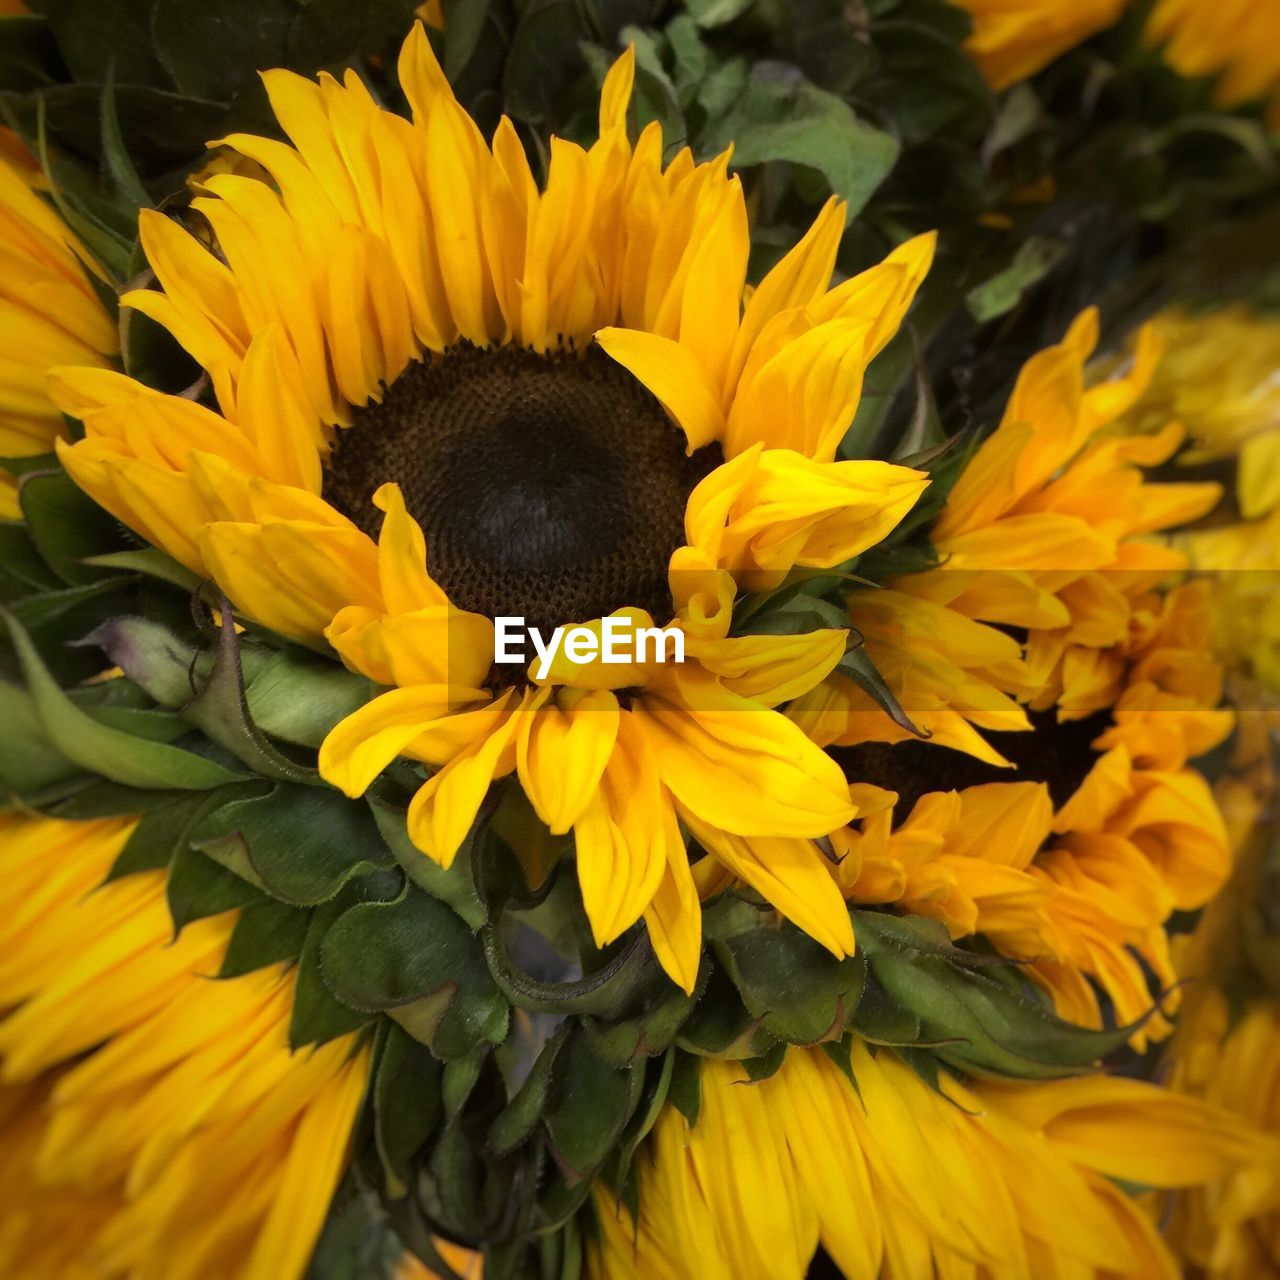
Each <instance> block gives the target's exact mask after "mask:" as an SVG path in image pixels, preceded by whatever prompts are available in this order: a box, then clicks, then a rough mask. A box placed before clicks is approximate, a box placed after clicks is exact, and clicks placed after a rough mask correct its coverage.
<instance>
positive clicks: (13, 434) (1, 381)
mask: <svg viewBox="0 0 1280 1280" xmlns="http://www.w3.org/2000/svg"><path fill="white" fill-rule="evenodd" d="M44 185H45V184H44V181H43V178H42V177H41V174H40V171H39V169H38V168H37V167H36V165H35V163H34V161H33V160H32V159H31V157H30V156H29V155H28V154H27V153H26V151H25V149H24V148H23V147H22V145H21V143H20V142H18V140H17V138H16V137H15V135H13V134H12V133H10V131H9V130H7V129H0V348H2V350H3V354H0V457H4V458H25V457H31V456H33V455H36V454H42V453H49V452H50V451H51V450H52V448H53V442H54V440H55V439H58V438H59V437H61V435H62V431H63V420H62V414H61V413H60V412H59V411H58V408H57V406H56V405H54V404H53V403H52V402H51V401H50V399H49V395H48V392H47V390H46V388H45V379H46V376H47V374H48V371H49V370H50V369H51V368H53V367H54V366H55V365H61V364H68V363H73V364H85V365H103V366H104V365H106V363H107V359H108V358H109V357H110V356H111V355H112V354H114V352H115V351H116V348H117V339H116V329H115V325H114V324H113V323H112V321H111V319H110V317H109V316H108V315H107V311H106V308H105V307H104V306H103V304H102V302H101V300H100V299H99V298H98V295H97V293H96V292H95V291H94V287H93V285H92V284H91V283H90V280H89V275H88V274H87V273H88V272H93V273H94V274H96V275H98V276H99V277H101V271H100V270H99V268H98V266H97V264H96V263H95V262H94V261H93V259H92V258H91V257H90V256H89V254H88V252H87V251H86V250H85V248H84V246H83V245H81V244H80V242H79V241H78V240H77V239H76V237H75V236H74V235H73V234H72V233H71V231H70V230H69V229H68V228H67V226H66V224H65V223H64V222H63V221H62V219H61V218H60V217H59V216H58V214H57V213H56V211H55V210H54V209H53V207H52V206H51V205H50V204H49V203H47V202H46V200H45V199H44V198H43V196H42V195H41V194H40V193H41V190H42V188H43V187H44ZM17 515H18V486H17V482H16V480H15V479H14V478H13V477H12V476H11V475H10V474H9V473H8V472H6V471H3V470H0V519H6V520H9V519H13V518H14V517H16V516H17Z"/></svg>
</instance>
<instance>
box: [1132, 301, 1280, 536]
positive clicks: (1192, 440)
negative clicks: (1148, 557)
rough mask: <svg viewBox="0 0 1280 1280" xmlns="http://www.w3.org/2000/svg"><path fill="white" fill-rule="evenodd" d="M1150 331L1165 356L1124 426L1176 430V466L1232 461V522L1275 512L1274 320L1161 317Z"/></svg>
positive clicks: (1278, 472) (1279, 378) (1279, 349)
mask: <svg viewBox="0 0 1280 1280" xmlns="http://www.w3.org/2000/svg"><path fill="white" fill-rule="evenodd" d="M1155 325H1156V331H1157V333H1158V334H1159V335H1160V338H1161V340H1162V341H1163V343H1164V346H1165V355H1164V358H1163V359H1162V360H1161V361H1160V364H1159V365H1158V366H1157V368H1156V371H1155V376H1154V377H1153V379H1152V381H1151V386H1150V387H1149V388H1148V389H1147V391H1146V394H1145V395H1144V396H1143V397H1142V399H1141V400H1140V401H1139V402H1138V404H1137V405H1136V406H1135V408H1134V411H1133V413H1132V414H1131V415H1130V416H1129V418H1128V419H1127V424H1128V425H1131V426H1132V427H1133V429H1134V430H1135V431H1147V430H1150V429H1151V427H1152V426H1153V425H1157V424H1158V423H1159V422H1161V420H1163V421H1169V420H1172V421H1175V422H1180V423H1181V424H1182V425H1183V426H1184V427H1185V428H1186V431H1187V437H1188V447H1187V448H1186V449H1184V450H1183V451H1182V452H1181V453H1180V454H1179V455H1178V462H1179V463H1180V464H1183V465H1188V466H1201V465H1203V464H1205V463H1213V462H1217V461H1220V460H1223V459H1228V458H1236V459H1238V461H1237V464H1236V477H1237V479H1236V501H1237V502H1238V504H1239V507H1240V514H1241V515H1242V516H1244V517H1245V519H1247V520H1255V519H1259V518H1261V517H1263V516H1266V515H1267V514H1268V513H1269V512H1271V511H1274V510H1275V509H1276V508H1277V507H1280V320H1277V319H1273V318H1271V317H1269V316H1266V315H1260V314H1258V313H1256V312H1254V311H1251V310H1250V309H1249V308H1248V307H1245V306H1242V305H1233V306H1229V307H1224V308H1222V309H1221V310H1218V311H1213V312H1210V313H1207V314H1200V313H1196V312H1190V311H1184V310H1178V309H1175V310H1172V311H1167V312H1165V313H1163V314H1162V315H1160V316H1159V317H1158V318H1157V319H1156V321H1155Z"/></svg>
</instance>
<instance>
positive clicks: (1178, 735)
mask: <svg viewBox="0 0 1280 1280" xmlns="http://www.w3.org/2000/svg"><path fill="white" fill-rule="evenodd" d="M1096 341H1097V317H1096V314H1095V313H1093V312H1086V313H1085V314H1084V315H1083V316H1081V318H1080V319H1079V320H1077V322H1076V323H1075V324H1074V325H1073V326H1072V329H1071V332H1070V333H1069V334H1068V336H1067V339H1066V341H1065V342H1063V343H1062V344H1061V345H1059V346H1057V347H1053V348H1050V349H1048V350H1047V351H1045V352H1042V353H1040V354H1039V355H1037V356H1035V357H1033V358H1032V360H1031V361H1029V362H1028V364H1027V366H1026V367H1025V368H1024V369H1023V371H1022V374H1021V376H1020V377H1019V380H1018V384H1017V387H1016V388H1015V391H1014V393H1013V396H1012V398H1011V400H1010V402H1009V406H1008V409H1007V411H1006V413H1005V416H1004V419H1003V421H1002V423H1001V425H1000V427H999V428H998V429H997V430H996V431H995V432H994V433H993V434H992V435H991V436H990V437H989V438H988V439H987V440H986V441H984V442H983V444H982V445H981V446H980V447H979V448H978V449H977V450H976V451H975V453H974V455H973V457H972V458H971V459H969V460H968V461H967V462H966V464H965V466H964V468H963V470H962V472H961V474H960V478H959V480H958V481H957V482H956V484H955V487H954V488H953V489H952V491H951V493H950V494H949V496H948V499H947V503H946V506H945V507H944V508H943V509H942V511H941V513H940V514H939V516H938V517H937V519H936V520H935V521H934V522H933V524H932V525H931V526H930V527H929V530H928V536H929V537H930V539H931V541H932V542H933V545H934V547H935V548H936V550H937V553H938V556H939V559H940V561H941V563H940V564H939V565H938V567H936V568H933V569H929V570H927V571H925V572H922V573H913V574H905V575H902V576H901V577H899V578H896V579H894V580H892V581H891V582H890V583H889V585H888V588H887V589H884V590H874V591H873V590H865V589H859V590H855V591H852V592H850V593H849V595H848V607H849V614H850V619H851V622H852V623H853V625H854V626H855V627H856V628H857V629H858V630H859V632H860V633H861V634H862V635H863V636H864V637H865V643H866V647H867V650H868V653H869V654H870V656H871V657H872V659H873V660H874V661H875V662H876V664H877V666H878V667H879V668H880V670H881V671H882V672H883V674H884V675H885V677H886V679H887V680H888V681H889V683H890V685H891V686H892V687H893V690H894V692H895V694H896V695H897V697H898V699H899V701H900V702H901V704H902V706H903V707H904V709H905V711H906V713H907V715H908V716H910V717H911V718H912V719H913V720H914V721H915V722H916V723H917V725H918V726H919V727H920V728H922V729H923V730H924V731H925V732H926V733H927V734H928V735H929V737H928V740H927V741H925V742H920V741H918V740H916V739H915V738H914V737H913V735H912V734H911V733H910V732H908V731H907V730H906V729H904V728H903V727H901V726H899V725H898V724H895V723H894V722H893V721H892V720H891V719H890V718H889V716H888V715H887V714H886V713H885V712H884V711H882V710H881V709H880V708H879V707H878V706H876V705H875V703H873V702H872V701H871V699H870V697H869V696H868V695H867V694H866V693H864V691H863V690H861V689H860V688H858V687H857V686H856V685H854V684H853V682H852V681H850V680H849V679H848V678H847V677H845V676H844V675H842V674H836V675H833V676H831V677H829V678H828V679H827V680H826V681H824V682H823V684H822V685H820V686H816V687H815V688H814V689H813V690H811V691H810V692H808V693H807V694H805V695H803V696H802V697H801V698H800V699H798V700H797V701H796V702H795V703H793V704H792V705H791V707H790V709H789V714H790V715H791V716H792V718H793V719H795V721H796V722H797V723H798V724H799V725H800V726H801V727H802V728H804V729H805V731H806V733H807V734H808V735H809V736H810V737H812V738H813V739H814V740H815V741H818V742H820V743H823V744H824V745H833V746H834V747H835V748H836V751H835V754H836V755H837V756H838V758H839V759H840V760H841V763H842V765H843V767H844V768H845V770H846V773H847V774H848V776H849V777H850V778H852V779H853V780H854V783H853V785H852V786H851V788H850V795H851V799H852V800H853V802H854V803H856V804H857V805H858V807H859V810H860V816H859V819H858V821H857V822H856V823H855V824H854V825H853V826H851V827H849V828H848V829H846V830H845V831H844V832H841V833H837V835H836V836H834V837H833V845H834V846H835V848H836V850H837V852H839V853H844V854H846V855H849V856H847V857H846V860H845V862H842V863H841V864H840V866H839V867H837V868H836V871H835V875H836V878H837V881H838V883H840V885H841V888H842V890H843V892H844V893H845V895H846V896H847V897H850V898H853V899H856V900H858V901H861V902H896V903H897V904H898V905H899V906H901V907H902V908H903V909H905V910H909V911H912V912H914V913H916V914H925V915H932V916H936V917H938V918H939V919H942V920H944V921H945V922H946V923H947V925H948V927H949V928H950V929H951V930H952V932H953V934H954V935H955V936H957V937H958V936H961V935H964V934H973V933H982V934H984V935H986V936H987V937H988V938H989V939H990V940H991V941H993V942H994V943H995V944H996V945H997V946H998V947H999V948H1000V949H1001V950H1002V951H1004V952H1005V953H1006V954H1008V955H1010V956H1012V957H1016V958H1017V959H1019V960H1022V961H1025V962H1027V973H1028V974H1029V975H1030V976H1031V977H1032V978H1033V979H1034V980H1036V981H1037V982H1039V983H1041V984H1042V985H1043V986H1044V987H1045V988H1046V990H1047V991H1048V992H1049V994H1050V995H1051V996H1052V998H1053V1000H1054V1003H1055V1005H1056V1007H1057V1009H1058V1012H1059V1014H1060V1015H1062V1016H1063V1017H1066V1018H1069V1019H1071V1020H1073V1021H1076V1022H1079V1023H1083V1024H1086V1025H1093V1026H1096V1025H1100V1022H1101V1018H1102V1005H1101V1003H1100V993H1101V994H1102V995H1104V996H1105V1000H1106V1002H1107V1003H1108V1004H1109V1005H1110V1007H1111V1009H1112V1010H1113V1012H1114V1013H1115V1015H1116V1016H1117V1017H1118V1018H1119V1019H1120V1021H1121V1022H1122V1023H1129V1022H1137V1021H1139V1020H1141V1019H1142V1018H1143V1017H1144V1015H1146V1014H1147V1012H1148V1011H1149V1009H1150V1007H1151V1003H1152V998H1153V994H1156V993H1158V992H1160V991H1166V992H1168V994H1167V995H1166V996H1165V998H1164V1001H1163V1004H1162V1009H1163V1012H1160V1013H1157V1014H1155V1015H1154V1016H1152V1017H1151V1018H1150V1019H1149V1020H1148V1021H1147V1022H1145V1024H1144V1025H1143V1026H1142V1027H1141V1028H1140V1029H1139V1030H1138V1031H1137V1033H1136V1034H1135V1037H1134V1043H1135V1044H1136V1045H1139V1046H1141V1045H1142V1044H1143V1043H1144V1042H1145V1040H1146V1038H1147V1037H1160V1036H1162V1035H1165V1034H1167V1033H1168V1031H1169V1029H1170V1024H1169V1022H1168V1020H1167V1019H1166V1018H1165V1017H1164V1012H1170V1013H1171V1012H1172V1011H1173V1010H1174V1009H1176V1007H1177V1002H1178V998H1179V995H1178V992H1177V991H1176V990H1172V991H1170V990H1169V989H1170V988H1172V987H1173V985H1174V983H1175V974H1174V971H1173V966H1172V963H1171V960H1170V958H1169V944H1168V937H1167V935H1166V929H1165V926H1166V922H1167V921H1168V920H1169V918H1170V917H1171V916H1172V915H1173V913H1174V912H1175V911H1178V910H1190V909H1194V908H1197V907H1200V906H1203V905H1204V903H1205V902H1207V901H1208V900H1209V899H1210V898H1211V897H1212V896H1213V894H1214V893H1216V892H1217V890H1218V889H1219V888H1220V887H1221V886H1222V885H1223V883H1225V881H1226V879H1227V877H1228V875H1229V874H1230V870H1231V851H1230V845H1229V841H1228V838H1227V831H1226V827H1225V824H1224V821H1223V817H1222V814H1221V813H1220V812H1219V809H1218V806H1217V804H1216V802H1215V800H1214V797H1213V794H1212V792H1211V790H1210V788H1209V787H1208V785H1207V783H1206V782H1205V780H1204V778H1203V776H1202V775H1201V774H1200V773H1199V772H1198V771H1197V770H1196V769H1194V768H1192V767H1190V765H1189V762H1190V761H1191V760H1193V759H1194V758H1196V757H1197V756H1201V755H1203V754H1204V753H1205V752H1207V751H1209V750H1211V749H1212V748H1213V747H1215V746H1217V745H1218V744H1219V743H1221V742H1222V741H1223V740H1224V739H1225V738H1226V737H1227V735H1228V734H1229V733H1230V732H1231V728H1232V724H1233V717H1232V714H1231V713H1230V712H1229V711H1227V710H1225V709H1223V708H1222V707H1221V706H1220V703H1221V702H1222V697H1223V670H1222V666H1221V664H1220V662H1219V660H1218V659H1217V658H1216V657H1215V655H1214V652H1213V642H1212V637H1213V628H1214V624H1213V610H1212V609H1211V604H1212V596H1211V594H1210V592H1209V590H1208V588H1207V585H1206V584H1204V583H1194V584H1188V585H1184V586H1181V587H1178V588H1175V589H1174V590H1172V591H1162V590H1160V589H1158V588H1159V585H1160V584H1161V583H1162V582H1163V581H1164V580H1165V579H1167V578H1168V577H1169V576H1170V574H1173V573H1176V572H1179V571H1181V570H1184V569H1185V568H1186V567H1187V564H1188V558H1187V556H1186V555H1185V554H1184V553H1183V552H1181V551H1179V550H1176V549H1174V548H1172V547H1170V546H1168V545H1167V544H1165V543H1158V542H1154V541H1151V540H1149V539H1148V538H1147V537H1146V535H1148V534H1150V533H1152V532H1154V531H1157V530H1161V529H1165V528H1167V527H1170V526H1173V525H1178V524H1181V523H1183V522H1185V521H1188V520H1192V519H1195V518H1196V517H1198V516H1199V515H1201V514H1203V512H1205V511H1206V510H1208V509H1209V508H1210V507H1211V506H1212V505H1213V504H1214V503H1215V502H1216V501H1217V499H1218V498H1219V496H1220V494H1221V489H1220V487H1219V486H1218V485H1216V484H1153V483H1150V482H1147V481H1146V480H1145V479H1144V477H1143V474H1142V471H1141V467H1142V466H1145V465H1151V464H1153V463H1155V462H1158V461H1161V460H1163V459H1165V458H1167V457H1168V456H1170V455H1171V454H1172V452H1173V451H1174V450H1175V449H1176V448H1177V447H1178V444H1179V443H1180V441H1181V438H1182V433H1181V430H1180V429H1179V428H1178V427H1176V426H1163V427H1162V429H1161V430H1159V431H1157V432H1156V433H1154V434H1152V435H1145V436H1141V437H1139V436H1131V435H1124V434H1118V433H1115V432H1108V431H1107V430H1106V428H1108V427H1109V426H1110V425H1111V424H1113V423H1115V422H1116V421H1117V419H1119V418H1120V416H1121V415H1122V414H1124V413H1125V412H1126V411H1127V410H1128V409H1130V408H1131V406H1132V405H1133V403H1134V402H1135V400H1137V399H1138V397H1139V396H1140V395H1142V393H1143V391H1144V389H1145V388H1146V386H1147V384H1148V381H1149V379H1150V376H1151V370H1152V367H1153V365H1154V364H1155V361H1156V359H1157V358H1158V355H1159V345H1158V341H1157V340H1156V338H1155V337H1154V334H1153V333H1152V331H1150V330H1146V331H1144V332H1143V334H1142V335H1141V337H1140V339H1139V341H1138V343H1137V347H1136V350H1135V354H1134V356H1133V357H1132V360H1131V361H1130V363H1129V364H1128V365H1127V366H1125V367H1122V368H1120V369H1119V370H1118V371H1117V372H1116V376H1114V377H1113V378H1111V379H1110V380H1107V381H1104V382H1099V383H1095V384H1094V385H1092V386H1090V385H1089V384H1088V382H1087V379H1086V375H1085V365H1086V361H1087V360H1088V358H1089V356H1090V355H1091V353H1092V352H1093V349H1094V346H1095V344H1096ZM1006 771H1016V776H1018V777H1020V778H1022V779H1025V780H1026V781H1021V782H1014V781H1004V780H1003V778H1005V777H1007V776H1008V774H1007V772H1006ZM935 788H936V790H935ZM895 814H896V817H895ZM975 832H977V833H981V835H982V838H976V837H975V835H974V833H975ZM1152 978H1154V979H1155V982H1156V993H1153V990H1152V983H1151V979H1152Z"/></svg>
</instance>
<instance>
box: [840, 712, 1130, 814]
mask: <svg viewBox="0 0 1280 1280" xmlns="http://www.w3.org/2000/svg"><path fill="white" fill-rule="evenodd" d="M908 714H909V713H908ZM1029 718H1030V720H1031V731H1030V732H1029V733H1027V732H1025V731H1024V732H1021V733H984V734H983V737H984V738H986V739H987V741H988V742H990V743H991V745H992V746H993V747H995V749H996V750H997V751H998V752H1000V754H1001V755H1002V756H1004V758H1005V759H1006V760H1008V761H1010V762H1011V763H1012V764H1013V765H1014V768H1012V769H1000V768H997V767H996V766H995V765H990V764H986V763H984V762H983V761H981V760H978V759H976V758H975V757H973V756H971V755H968V754H967V753H965V752H963V751H953V750H952V749H951V748H950V747H942V746H937V745H936V744H934V743H931V742H917V741H908V742H895V743H887V742H868V743H864V744H863V745H861V746H857V747H833V748H832V749H831V754H832V755H833V756H835V757H836V759H837V760H839V762H840V765H841V767H842V768H843V769H844V773H845V777H847V778H848V779H849V780H850V781H851V782H870V783H872V784H874V785H875V786H878V787H884V788H885V789H886V790H888V791H896V792H897V793H898V803H897V804H896V805H895V806H894V816H895V820H896V821H898V822H901V821H902V820H903V819H904V818H906V817H907V816H908V815H909V814H910V813H911V810H912V809H913V808H914V807H915V803H916V801H917V800H919V799H920V797H921V796H922V795H924V794H925V793H926V792H929V791H960V790H962V789H963V788H965V787H976V786H981V785H982V784H984V783H987V782H1028V781H1029V782H1043V783H1046V784H1047V785H1048V787H1049V795H1050V797H1051V798H1052V800H1053V803H1054V807H1055V808H1060V807H1061V806H1062V805H1063V804H1065V803H1066V802H1067V801H1068V800H1069V799H1070V798H1071V796H1072V795H1073V794H1074V793H1075V791H1076V788H1077V787H1079V785H1080V784H1081V783H1082V782H1083V781H1084V779H1085V775H1086V774H1087V773H1088V772H1089V770H1090V769H1091V768H1093V764H1094V761H1096V760H1097V758H1098V753H1097V752H1096V751H1094V750H1093V748H1092V747H1091V746H1090V744H1091V743H1092V742H1093V740H1094V739H1095V738H1096V737H1097V736H1098V735H1099V734H1100V733H1102V732H1103V730H1105V729H1106V727H1107V725H1108V724H1109V723H1110V716H1109V715H1108V713H1107V712H1105V711H1103V712H1099V713H1098V714H1096V715H1092V716H1087V717H1086V718H1085V719H1083V720H1067V721H1064V722H1062V723H1059V722H1058V720H1057V713H1056V712H1055V711H1033V712H1031V713H1030V717H1029Z"/></svg>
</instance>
